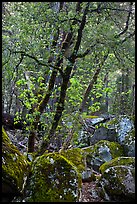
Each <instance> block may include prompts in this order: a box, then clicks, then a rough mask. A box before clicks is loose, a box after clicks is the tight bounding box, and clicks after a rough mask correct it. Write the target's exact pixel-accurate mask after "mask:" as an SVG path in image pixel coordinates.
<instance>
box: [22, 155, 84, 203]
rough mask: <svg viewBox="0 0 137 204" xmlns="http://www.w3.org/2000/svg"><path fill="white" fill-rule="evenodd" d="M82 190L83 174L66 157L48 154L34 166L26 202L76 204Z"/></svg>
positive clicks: (38, 158)
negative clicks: (68, 203) (70, 203)
mask: <svg viewBox="0 0 137 204" xmlns="http://www.w3.org/2000/svg"><path fill="white" fill-rule="evenodd" d="M80 188H81V174H80V173H79V171H78V169H77V167H76V166H75V165H74V163H72V162H71V161H70V160H68V159H67V158H66V157H64V155H61V154H59V153H48V154H43V155H42V156H40V157H37V158H36V159H35V161H34V162H33V164H32V172H31V177H30V178H29V184H28V186H27V191H26V192H28V193H27V195H26V202H55V201H56V202H76V201H77V199H78V197H79V190H80Z"/></svg>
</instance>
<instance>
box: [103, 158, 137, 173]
mask: <svg viewBox="0 0 137 204" xmlns="http://www.w3.org/2000/svg"><path fill="white" fill-rule="evenodd" d="M119 165H122V166H123V165H124V166H130V167H132V168H135V157H116V158H115V159H112V160H111V161H108V162H105V163H104V164H102V165H101V166H100V168H99V170H100V172H101V173H104V171H105V170H106V169H108V168H110V167H113V166H119Z"/></svg>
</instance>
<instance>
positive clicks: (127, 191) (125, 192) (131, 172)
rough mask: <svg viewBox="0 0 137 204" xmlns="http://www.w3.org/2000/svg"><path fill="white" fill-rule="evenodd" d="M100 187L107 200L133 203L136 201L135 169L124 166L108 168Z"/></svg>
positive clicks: (102, 177)
mask: <svg viewBox="0 0 137 204" xmlns="http://www.w3.org/2000/svg"><path fill="white" fill-rule="evenodd" d="M99 185H100V186H101V187H102V190H103V192H102V195H104V197H105V199H106V200H111V201H120V202H121V201H125V202H130V201H131V202H133V201H135V168H132V167H131V166H124V165H119V166H113V167H110V168H107V169H106V170H105V171H104V173H103V174H102V176H101V179H100V181H99Z"/></svg>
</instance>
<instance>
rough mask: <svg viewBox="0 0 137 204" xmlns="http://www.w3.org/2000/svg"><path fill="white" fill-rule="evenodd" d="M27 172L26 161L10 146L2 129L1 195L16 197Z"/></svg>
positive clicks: (27, 164) (10, 143)
mask: <svg viewBox="0 0 137 204" xmlns="http://www.w3.org/2000/svg"><path fill="white" fill-rule="evenodd" d="M28 170H29V163H28V162H27V159H26V158H25V157H24V156H23V155H22V154H21V153H20V152H19V150H18V149H17V148H16V147H15V146H14V145H13V144H12V142H11V141H10V139H9V138H8V135H7V134H6V132H5V130H4V128H2V193H3V195H4V196H6V195H9V194H13V195H16V194H18V193H19V192H21V191H22V189H23V185H24V182H25V180H26V176H27V173H28Z"/></svg>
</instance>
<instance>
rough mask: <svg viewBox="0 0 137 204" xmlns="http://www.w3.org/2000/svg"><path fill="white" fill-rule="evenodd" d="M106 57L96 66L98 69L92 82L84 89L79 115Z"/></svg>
mask: <svg viewBox="0 0 137 204" xmlns="http://www.w3.org/2000/svg"><path fill="white" fill-rule="evenodd" d="M107 56H108V54H107V55H105V56H104V59H103V61H101V62H100V63H99V64H98V68H97V69H96V71H95V73H94V76H93V78H92V80H91V81H90V83H89V85H88V87H87V89H86V91H85V93H84V97H83V100H82V103H81V105H80V108H79V111H80V112H81V113H82V112H83V111H84V108H85V105H86V102H87V99H88V96H89V94H90V92H91V90H92V88H93V86H94V84H95V83H96V82H97V78H98V75H99V73H100V71H101V68H102V66H103V64H104V62H105V60H106V59H107Z"/></svg>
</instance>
